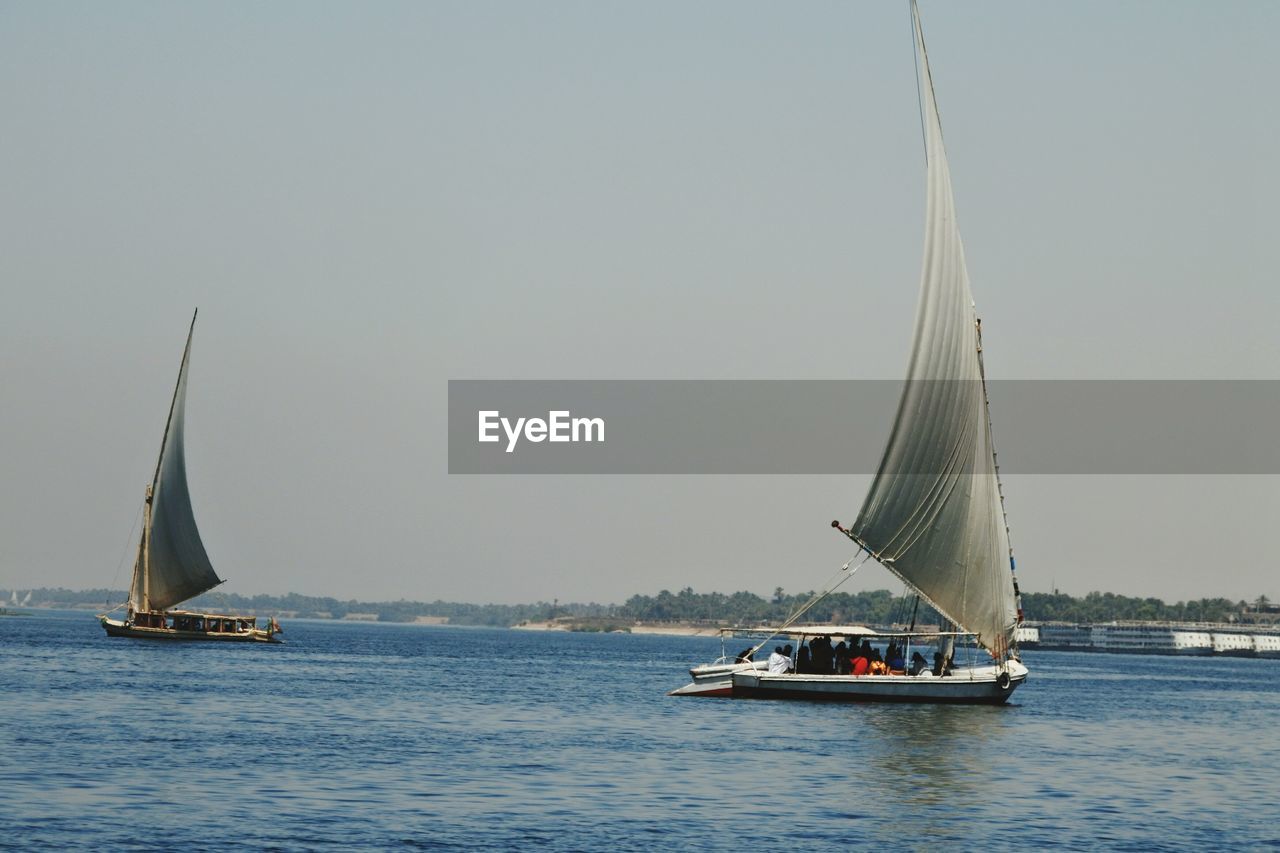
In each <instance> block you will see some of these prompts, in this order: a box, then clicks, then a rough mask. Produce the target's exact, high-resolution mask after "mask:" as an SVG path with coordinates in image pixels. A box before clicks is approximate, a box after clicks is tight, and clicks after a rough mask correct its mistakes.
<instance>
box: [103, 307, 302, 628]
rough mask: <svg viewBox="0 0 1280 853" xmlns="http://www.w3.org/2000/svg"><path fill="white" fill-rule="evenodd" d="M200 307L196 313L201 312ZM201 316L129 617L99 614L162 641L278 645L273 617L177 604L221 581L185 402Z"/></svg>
mask: <svg viewBox="0 0 1280 853" xmlns="http://www.w3.org/2000/svg"><path fill="white" fill-rule="evenodd" d="M198 313H199V311H198V310H197V311H196V314H198ZM196 314H193V315H192V316H191V328H190V329H188V331H187V345H186V348H185V349H184V350H183V351H182V364H181V365H180V366H179V367H178V382H177V385H176V387H175V388H174V390H173V400H172V401H171V402H170V404H169V419H168V421H166V423H165V429H164V438H163V439H162V440H161V442H160V456H159V458H158V459H157V460H156V469H155V473H154V475H152V478H151V484H150V485H148V486H147V490H146V498H145V503H144V504H143V524H142V536H141V538H140V539H139V540H138V554H137V558H136V560H135V561H134V564H133V580H132V582H131V583H130V584H129V600H128V602H127V603H126V604H122V605H120V607H127V609H126V611H125V615H124V618H123V619H112V618H110V615H109V614H110V613H112V612H114V610H118V609H120V608H119V607H117V608H114V610H111V611H107V613H101V614H99V616H98V618H99V620H100V621H101V622H102V627H103V628H105V629H106V632H107V635H108V636H111V637H135V638H141V639H159V640H216V641H220V642H236V641H240V642H257V643H278V642H282V641H281V640H280V638H279V636H278V635H279V634H280V631H281V629H280V626H279V624H278V623H277V622H276V620H275V619H274V618H269V619H267V622H266V625H265V626H264V627H259V625H258V620H257V618H256V617H254V616H239V615H226V614H221V613H205V612H196V611H190V610H175V609H172V608H174V606H175V605H178V604H181V603H182V602H184V601H186V600H188V599H190V598H195V597H196V596H197V595H200V594H201V593H204V592H208V591H209V590H211V589H213V588H214V587H216V586H218V585H219V584H221V583H222V579H221V578H219V577H218V575H217V573H216V572H215V571H214V570H213V565H212V564H211V563H210V562H209V555H208V554H206V553H205V550H204V543H203V542H201V541H200V531H199V530H198V529H197V528H196V519H195V514H194V512H193V511H192V509H191V495H190V493H189V492H188V490H187V464H186V457H185V453H184V442H183V415H184V411H185V409H186V401H187V367H188V365H189V364H190V361H191V337H192V335H194V334H195V328H196Z"/></svg>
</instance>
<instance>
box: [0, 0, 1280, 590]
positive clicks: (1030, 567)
mask: <svg viewBox="0 0 1280 853" xmlns="http://www.w3.org/2000/svg"><path fill="white" fill-rule="evenodd" d="M921 13H922V17H923V21H924V27H925V34H926V38H927V40H928V44H929V53H930V59H931V62H932V66H933V73H934V79H935V84H936V89H937V93H938V98H939V102H940V107H941V112H942V120H943V126H944V128H945V130H946V139H947V145H948V154H949V157H950V162H951V168H952V172H953V178H954V183H955V192H956V198H957V207H958V211H959V216H960V224H961V229H962V232H963V234H964V238H965V247H966V252H967V256H968V262H969V271H970V275H971V279H972V282H973V290H974V293H975V296H976V298H977V300H978V303H979V307H980V309H981V313H982V315H983V318H984V332H985V335H984V337H985V343H986V349H987V365H988V370H989V373H990V374H991V375H992V376H996V377H1001V378H1178V379H1200V378H1252V379H1280V336H1278V335H1277V317H1280V292H1278V290H1277V281H1276V273H1275V270H1276V269H1277V268H1278V267H1280V264H1278V263H1277V260H1278V259H1277V253H1278V251H1280V250H1278V249H1277V246H1278V245H1280V243H1277V240H1276V233H1277V224H1280V223H1278V222H1277V219H1278V217H1277V213H1276V206H1275V199H1276V198H1277V197H1278V196H1280V167H1278V166H1277V160H1276V154H1275V151H1276V145H1277V140H1280V111H1278V110H1277V109H1276V106H1275V99H1274V96H1273V93H1274V92H1275V91H1277V90H1278V89H1280V52H1277V51H1276V50H1275V49H1274V45H1273V44H1272V41H1273V39H1274V35H1275V33H1276V32H1280V5H1277V4H1275V3H1271V2H1234V3H1230V4H1223V3H1212V2H1115V0H1105V2H1103V1H1102V0H1096V1H1093V0H1081V2H1072V3H1055V4H1049V3H1036V4H1027V3H1015V2H984V3H981V4H972V3H970V4H959V3H942V2H936V0H933V2H930V0H926V2H924V3H923V4H922V7H921ZM0 140H2V142H3V144H2V146H0V150H2V151H3V156H0V287H2V288H3V306H4V309H3V311H0V482H2V483H3V487H2V488H0V587H9V586H16V587H21V588H26V587H32V586H45V585H64V586H70V587H90V586H106V585H109V584H111V583H112V582H113V580H114V583H115V585H116V586H118V587H122V586H123V585H124V584H125V583H126V582H127V579H128V571H129V560H128V559H127V558H125V559H124V560H123V565H121V563H122V556H124V555H125V554H126V552H127V551H128V550H129V549H130V548H131V547H132V545H133V543H132V542H130V541H129V538H128V537H129V532H130V524H131V522H132V520H133V519H134V517H135V514H136V513H137V511H138V508H139V504H140V500H141V497H142V491H143V487H144V485H145V483H146V482H147V481H148V480H149V478H150V475H151V471H152V468H153V466H154V464H155V453H156V451H157V449H158V445H159V441H160V434H161V431H162V429H163V421H164V415H165V413H166V410H167V406H168V402H169V395H170V393H171V391H172V383H173V378H174V374H175V371H176V369H177V362H178V358H179V356H180V354H181V349H182V341H183V336H184V334H185V331H186V324H187V322H188V320H189V318H190V314H191V310H192V308H193V307H195V306H197V305H198V306H199V307H200V312H201V313H200V322H199V325H198V327H197V329H196V339H195V344H194V350H193V361H192V368H191V380H190V382H191V384H190V391H189V395H188V412H187V414H188V419H187V453H188V470H189V474H190V482H191V490H192V493H193V500H194V504H195V509H196V515H197V518H198V519H199V521H200V525H201V530H202V533H203V536H204V539H205V543H206V546H207V548H208V551H209V554H210V556H211V557H212V559H213V562H214V565H215V567H217V569H218V570H219V572H220V573H221V574H222V576H223V577H226V578H228V579H229V586H228V587H227V588H228V589H229V590H232V591H236V592H242V593H248V594H252V593H257V592H271V593H280V592H285V591H289V590H296V591H301V592H308V593H314V594H322V595H335V596H340V597H344V598H346V597H356V598H363V599H369V598H398V597H402V596H403V597H406V598H414V599H435V598H444V599H453V600H471V601H501V602H514V601H527V600H535V599H551V598H553V597H558V598H560V599H561V600H567V599H574V600H591V599H594V600H597V601H618V600H621V599H623V598H625V597H626V596H628V595H630V594H632V593H634V592H648V593H652V592H656V591H657V590H659V589H661V588H664V587H665V588H672V589H677V588H681V587H684V586H687V585H688V586H693V587H694V588H696V589H698V590H710V589H719V590H722V591H729V590H736V589H751V590H754V591H756V592H761V593H767V592H771V591H772V590H773V588H774V587H775V586H779V585H781V586H783V587H784V588H786V589H788V590H791V591H799V590H803V589H809V588H812V587H814V586H816V585H817V584H819V583H821V581H822V580H823V579H825V578H826V577H827V576H828V575H829V574H830V572H831V570H832V569H833V568H834V567H835V566H838V565H839V564H840V563H842V562H843V561H844V560H845V559H847V558H848V557H849V556H850V555H851V554H850V549H849V548H848V547H846V546H847V545H848V543H847V542H843V543H842V541H841V539H840V537H838V536H836V535H835V534H834V533H832V531H831V530H830V528H829V527H827V526H826V525H827V524H828V522H829V521H830V519H832V518H835V517H839V518H841V519H843V520H845V521H849V520H851V518H852V516H853V515H854V514H855V513H856V510H857V507H858V505H859V504H860V502H861V498H862V495H863V493H864V491H865V488H866V485H867V481H866V479H865V478H858V477H694V476H689V477H523V478H521V477H450V476H449V475H448V474H447V473H446V471H447V460H446V446H445V440H444V434H445V411H446V410H445V403H446V381H447V380H448V379H450V378H471V379H474V378H546V379H564V378H645V379H657V378H743V379H756V378H759V379H771V378H774V379H786V378H796V379H807V378H822V379H838V378H895V377H898V376H901V375H902V374H903V372H904V368H905V358H906V353H907V349H908V345H909V338H910V331H911V324H912V317H913V311H914V304H915V299H916V287H917V282H918V277H919V263H920V246H921V240H922V222H923V209H924V197H923V196H924V172H923V155H922V151H921V139H920V126H919V119H918V114H917V107H916V93H915V79H914V73H913V61H912V46H911V36H910V26H909V13H908V7H907V4H906V2H905V0H902V2H896V0H895V2H883V3H875V4H872V3H857V4H850V3H843V2H831V3H817V2H815V3H807V4H802V5H800V6H779V5H778V4H774V3H764V2H746V3H743V2H708V3H699V4H687V3H634V4H627V5H624V4H620V3H595V2H577V3H568V2H547V3H539V4H533V3H516V2H507V3H487V2H475V3H471V2H468V3H453V4H447V5H446V4H440V3H419V2H412V3H403V4H401V3H388V2H382V3H377V2H375V3H360V4H357V3H318V2H307V3H301V2H299V3H285V2H279V3H269V4H268V3H249V2H241V3H234V2H231V3H204V4H197V3H182V4H166V3H156V2H146V3H128V2H120V3H109V4H108V3H87V2H85V3H71V2H69V3H41V2H22V3H15V2H7V3H0ZM995 417H996V418H997V421H998V418H999V415H998V413H997V414H996V416H995ZM891 418H892V413H891V412H886V413H885V427H886V430H887V429H888V426H889V423H890V421H891ZM1260 428H1270V429H1274V428H1275V425H1274V424H1272V425H1269V426H1267V425H1262V426H1260ZM997 435H998V433H997ZM1007 493H1008V497H1009V500H1008V509H1009V513H1010V519H1011V522H1012V525H1013V538H1014V542H1015V546H1016V548H1017V551H1018V557H1019V560H1018V563H1019V575H1020V578H1021V582H1022V585H1023V588H1024V589H1029V590H1047V589H1049V588H1050V586H1051V584H1056V585H1057V586H1058V587H1059V588H1061V589H1063V590H1064V591H1068V592H1072V593H1076V594H1080V593H1084V592H1087V591H1088V590H1091V589H1102V590H1110V591H1115V592H1121V593H1126V594H1150V595H1156V596H1160V597H1163V598H1167V599H1171V600H1172V599H1179V598H1186V597H1200V596H1208V595H1219V594H1222V595H1227V596H1230V597H1233V598H1253V597H1255V596H1257V595H1258V594H1263V593H1265V594H1267V595H1268V596H1269V597H1271V598H1273V599H1280V585H1277V584H1278V582H1277V577H1280V572H1278V571H1277V558H1276V556H1275V549H1274V546H1273V543H1272V539H1271V534H1272V532H1273V529H1274V527H1275V520H1276V518H1277V517H1280V478H1277V477H1274V476H1255V477H1098V476H1093V477H1031V476H1022V477H1013V478H1011V479H1010V482H1009V483H1008V484H1007ZM853 586H854V588H858V587H861V588H883V587H890V588H895V589H896V588H898V586H897V584H896V582H895V581H893V580H892V578H890V576H889V575H888V574H887V573H886V572H884V571H883V570H879V569H874V568H871V567H868V568H867V569H865V570H864V573H863V574H862V575H860V576H859V578H858V579H857V580H856V581H855V582H854V584H853Z"/></svg>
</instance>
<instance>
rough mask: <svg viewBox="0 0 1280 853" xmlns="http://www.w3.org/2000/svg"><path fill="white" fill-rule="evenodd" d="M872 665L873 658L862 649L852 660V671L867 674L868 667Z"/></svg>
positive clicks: (857, 673)
mask: <svg viewBox="0 0 1280 853" xmlns="http://www.w3.org/2000/svg"><path fill="white" fill-rule="evenodd" d="M870 666H871V658H870V657H868V656H867V655H866V654H865V653H864V652H863V651H862V650H859V651H858V656H857V657H856V658H854V659H853V660H852V661H851V662H850V670H849V671H850V672H852V673H853V674H854V675H866V674H867V669H868V667H870Z"/></svg>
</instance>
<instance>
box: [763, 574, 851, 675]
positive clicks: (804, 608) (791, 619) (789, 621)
mask: <svg viewBox="0 0 1280 853" xmlns="http://www.w3.org/2000/svg"><path fill="white" fill-rule="evenodd" d="M856 559H858V557H857V555H854V556H852V557H850V558H849V561H848V562H846V563H845V564H844V565H843V566H841V567H840V570H839V571H838V572H836V573H835V574H834V575H832V576H831V578H829V579H828V580H827V583H829V584H831V581H832V580H833V579H835V578H837V577H840V575H842V574H843V575H844V577H842V578H840V580H838V581H836V582H835V583H834V584H831V586H829V587H827V589H825V590H823V591H822V592H819V593H815V594H814V595H813V597H812V598H810V599H809V600H808V601H806V602H805V603H804V604H802V605H801V606H800V607H799V608H797V609H796V611H795V612H794V613H792V614H791V615H790V616H788V617H787V618H786V619H784V620H783V622H782V625H780V626H779V627H778V628H777V629H776V630H775V631H774V632H773V633H772V634H770V635H769V636H767V637H765V638H764V639H763V640H761V641H760V642H759V643H758V644H757V645H755V646H754V647H752V649H751V653H750V655H748V656H749V657H751V658H754V657H755V654H756V652H758V651H760V650H761V649H762V648H764V647H765V646H766V645H767V644H768V643H769V641H770V640H772V639H773V638H774V637H776V636H778V635H779V634H781V633H783V632H784V631H786V630H787V629H788V628H790V627H791V626H792V625H794V624H795V621H796V620H797V619H799V618H800V617H801V616H803V615H804V614H805V613H806V612H808V611H809V609H810V608H812V607H813V606H814V605H815V604H817V603H818V602H819V601H821V600H822V599H824V598H826V597H827V596H828V595H830V594H831V593H833V592H835V591H836V590H837V589H839V587H840V585H841V584H842V583H844V582H845V581H847V580H848V579H849V578H851V577H853V576H854V574H855V573H856V572H857V571H858V569H860V568H862V567H863V565H865V564H866V562H867V560H870V559H871V553H870V552H869V551H868V552H866V555H865V556H864V557H863V558H862V561H861V562H859V563H858V565H856V566H853V569H852V570H850V569H849V566H851V565H852V564H853V561H854V560H856ZM846 573H847V574H846Z"/></svg>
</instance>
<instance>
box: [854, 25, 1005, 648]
mask: <svg viewBox="0 0 1280 853" xmlns="http://www.w3.org/2000/svg"><path fill="white" fill-rule="evenodd" d="M912 19H913V23H914V27H915V36H916V55H917V58H918V63H919V66H918V68H919V75H920V78H919V83H920V90H921V109H922V112H923V116H922V118H923V126H924V136H925V153H926V157H927V160H928V197H927V212H926V225H925V240H924V263H923V270H922V272H921V280H920V303H919V307H918V308H917V315H916V325H915V336H914V340H913V343H912V349H911V362H910V366H909V367H908V370H907V381H906V384H905V387H904V389H903V393H902V399H901V401H900V403H899V406H898V413H897V418H896V420H895V421H894V425H893V431H892V433H891V434H890V438H889V444H888V447H887V448H886V449H885V453H884V458H883V459H882V460H881V463H880V468H879V471H878V472H877V474H876V478H875V481H874V482H873V484H872V486H871V490H870V492H868V494H867V497H866V501H865V502H864V503H863V505H862V509H861V511H860V513H859V515H858V519H857V521H856V522H855V523H854V526H853V528H852V533H853V534H854V536H855V537H856V538H857V539H858V540H859V541H860V543H861V544H863V545H864V546H865V547H866V548H867V549H868V550H869V551H871V553H872V554H874V555H875V556H876V558H877V559H879V560H880V561H881V562H882V563H884V564H885V566H887V567H888V568H889V569H890V570H891V571H893V572H894V573H895V574H897V575H898V576H899V577H900V578H902V579H903V580H904V581H906V582H907V583H908V584H909V585H911V586H912V587H914V588H915V589H916V590H918V591H919V592H920V593H921V594H922V595H923V596H924V597H925V599H926V600H928V601H929V602H930V603H931V604H932V605H933V606H934V607H935V608H936V609H937V610H938V611H939V612H940V613H941V614H942V615H943V616H945V617H946V618H948V619H950V620H951V621H953V622H955V623H956V624H957V625H959V626H961V627H962V628H963V629H964V630H966V631H970V632H973V633H974V634H976V635H977V638H978V642H979V643H980V644H981V645H982V646H983V647H985V648H986V649H988V650H989V651H990V652H991V653H992V654H994V655H996V656H997V657H1004V656H1005V654H1006V653H1007V652H1008V649H1009V646H1010V644H1011V643H1012V641H1013V636H1014V629H1015V627H1016V625H1017V602H1016V597H1015V591H1014V584H1013V573H1012V571H1011V568H1012V566H1011V557H1010V551H1009V537H1008V530H1007V528H1006V526H1005V521H1004V514H1003V508H1002V503H1001V497H1000V491H999V484H998V482H997V478H996V470H995V459H994V451H993V448H992V445H991V427H990V423H989V421H988V418H987V407H986V395H985V391H984V387H983V377H982V365H981V362H980V360H979V330H978V325H977V324H978V318H977V314H976V311H975V309H974V304H973V297H972V295H971V294H970V291H969V275H968V272H967V270H966V269H965V262H964V248H963V246H962V245H961V242H960V231H959V228H958V227H957V225H956V217H955V201H954V199H953V198H952V192H951V175H950V171H949V170H948V167H947V156H946V152H945V151H944V149H943V143H942V126H941V122H940V120H939V117H938V109H937V105H936V103H935V101H934V93H933V80H932V78H931V76H930V73H929V61H928V56H927V55H926V53H925V48H924V35H923V33H922V31H921V28H920V17H919V14H918V12H917V11H916V9H915V4H914V2H913V3H912Z"/></svg>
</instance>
